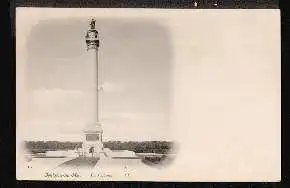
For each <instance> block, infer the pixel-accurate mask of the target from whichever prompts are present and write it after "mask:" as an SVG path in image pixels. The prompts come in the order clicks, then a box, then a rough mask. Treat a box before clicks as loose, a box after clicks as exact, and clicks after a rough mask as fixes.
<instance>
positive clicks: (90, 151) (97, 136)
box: [82, 123, 103, 157]
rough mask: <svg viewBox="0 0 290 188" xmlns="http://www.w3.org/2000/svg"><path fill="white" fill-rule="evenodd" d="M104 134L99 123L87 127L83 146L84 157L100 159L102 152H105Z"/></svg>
mask: <svg viewBox="0 0 290 188" xmlns="http://www.w3.org/2000/svg"><path fill="white" fill-rule="evenodd" d="M102 133H103V130H102V128H101V124H99V123H97V124H95V125H89V126H87V127H86V129H85V130H84V138H83V146H82V149H83V154H84V156H94V157H99V155H100V152H102V151H103V141H102Z"/></svg>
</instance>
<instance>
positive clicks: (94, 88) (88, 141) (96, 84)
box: [81, 19, 139, 161]
mask: <svg viewBox="0 0 290 188" xmlns="http://www.w3.org/2000/svg"><path fill="white" fill-rule="evenodd" d="M85 39H86V40H85V41H86V56H87V57H88V61H87V62H84V64H85V65H84V66H86V69H87V71H88V72H87V75H86V76H87V78H86V83H85V85H86V92H88V93H89V96H90V99H92V102H91V103H90V105H89V108H90V109H91V111H90V114H89V119H88V121H89V122H90V123H89V124H88V125H87V126H86V127H85V129H84V130H83V143H82V152H81V153H82V155H83V156H85V157H86V156H90V157H96V158H100V159H102V160H106V159H114V158H118V159H120V158H131V159H133V158H138V159H139V157H138V156H136V154H135V152H133V151H128V150H118V151H111V150H110V149H109V148H104V146H103V129H102V124H101V122H100V118H99V94H100V91H102V87H101V84H102V83H101V82H100V80H101V79H100V75H101V69H100V65H99V60H98V52H99V46H100V42H99V36H98V31H97V29H96V21H95V20H94V19H92V20H91V21H90V24H89V29H88V30H87V32H86V38H85ZM102 160H101V161H102Z"/></svg>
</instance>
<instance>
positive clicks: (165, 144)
mask: <svg viewBox="0 0 290 188" xmlns="http://www.w3.org/2000/svg"><path fill="white" fill-rule="evenodd" d="M103 144H104V147H105V148H109V149H111V150H130V151H134V152H136V153H161V154H166V153H168V152H169V151H170V149H172V145H173V143H172V142H169V141H143V142H137V141H128V142H121V141H107V142H103ZM25 145H26V148H27V149H28V150H29V151H31V152H32V153H41V152H45V151H55V150H73V149H76V148H80V147H82V142H60V141H25Z"/></svg>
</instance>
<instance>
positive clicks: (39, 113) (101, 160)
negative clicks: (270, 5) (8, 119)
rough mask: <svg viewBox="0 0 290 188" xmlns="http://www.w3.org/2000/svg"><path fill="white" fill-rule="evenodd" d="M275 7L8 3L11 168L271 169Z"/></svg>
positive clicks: (159, 173)
mask: <svg viewBox="0 0 290 188" xmlns="http://www.w3.org/2000/svg"><path fill="white" fill-rule="evenodd" d="M280 53H281V50H280V12H279V10H278V9H267V10H266V9H265V10H263V9H261V10H234V9H232V10H231V9H228V10H214V9H212V10H201V9H191V10H189V9H183V10H181V9H179V10H178V9H170V10H169V9H113V8H112V9H102V8H92V9H91V8H71V9H66V8H17V9H16V100H17V102H16V114H17V116H16V118H17V119H16V122H17V124H16V132H17V133H16V140H17V142H16V143H17V146H16V147H17V151H16V163H17V165H16V171H17V177H16V178H17V180H49V181H176V182H182V181H189V182H195V181H239V182H240V181H280V179H281V174H280V171H281V164H280V163H281V143H280V142H281V103H280V101H281V98H280V96H281V88H280V85H281V81H280V68H281V62H280V61H281V60H280V59H281V56H280Z"/></svg>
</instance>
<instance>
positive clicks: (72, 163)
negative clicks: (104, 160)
mask: <svg viewBox="0 0 290 188" xmlns="http://www.w3.org/2000/svg"><path fill="white" fill-rule="evenodd" d="M98 161H99V158H95V157H77V158H75V159H72V160H69V161H66V162H64V163H62V164H60V165H59V167H62V168H66V167H69V168H77V167H82V168H93V167H94V166H95V165H96V164H97V162H98Z"/></svg>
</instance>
